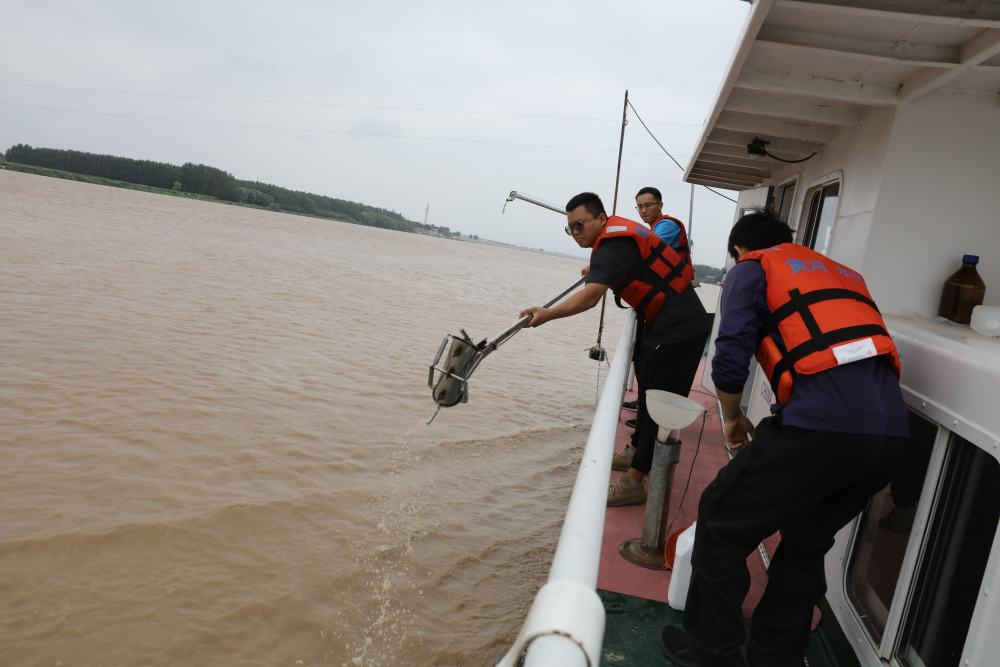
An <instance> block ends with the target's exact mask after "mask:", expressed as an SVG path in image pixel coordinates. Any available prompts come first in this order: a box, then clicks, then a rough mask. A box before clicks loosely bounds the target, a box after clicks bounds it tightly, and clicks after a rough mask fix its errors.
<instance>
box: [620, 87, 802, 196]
mask: <svg viewBox="0 0 1000 667" xmlns="http://www.w3.org/2000/svg"><path fill="white" fill-rule="evenodd" d="M628 105H629V108H631V109H632V113H634V114H635V117H636V118H637V119H638V120H639V122H640V123H641V124H642V126H643V128H645V130H646V132H648V133H649V136H651V137H652V138H653V141H655V142H656V145H657V146H659V147H660V148H661V149H662V150H663V152H664V153H666V154H667V157H668V158H670V159H671V160H673V161H674V164H676V165H677V168H678V169H680V170H681V171H684V167H682V166H681V163H680V162H678V161H677V160H676V159H674V156H673V155H671V154H670V151H668V150H667V149H666V147H664V145H663V144H661V143H660V140H659V139H657V138H656V135H655V134H653V131H652V130H650V129H649V127H648V126H647V125H646V123H645V122H644V121H643V120H642V117H641V116H640V115H639V112H638V111H636V110H635V106H634V105H633V104H632V102H631V100H629V101H628ZM810 157H812V156H810ZM701 187H703V188H705V189H706V190H708V191H709V192H714V193H715V194H717V195H719V196H720V197H722V198H723V199H728V200H729V201H731V202H733V203H734V204H736V203H737V201H736V200H735V199H733V198H732V197H727V196H726V195H724V194H722V193H721V192H719V191H718V190H714V189H712V188H710V187H708V186H707V185H703V186H701Z"/></svg>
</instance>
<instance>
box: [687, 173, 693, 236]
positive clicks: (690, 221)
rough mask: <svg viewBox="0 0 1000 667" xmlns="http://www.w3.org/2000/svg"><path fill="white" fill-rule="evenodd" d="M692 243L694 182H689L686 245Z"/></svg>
mask: <svg viewBox="0 0 1000 667" xmlns="http://www.w3.org/2000/svg"><path fill="white" fill-rule="evenodd" d="M693 245H694V183H692V184H691V198H690V199H689V200H688V246H689V247H691V246H693Z"/></svg>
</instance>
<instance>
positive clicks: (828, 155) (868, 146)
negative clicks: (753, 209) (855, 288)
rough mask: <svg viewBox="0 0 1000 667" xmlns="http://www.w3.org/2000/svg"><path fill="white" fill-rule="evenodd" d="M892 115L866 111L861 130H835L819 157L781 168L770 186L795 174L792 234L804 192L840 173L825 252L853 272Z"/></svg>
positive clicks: (865, 235)
mask: <svg viewBox="0 0 1000 667" xmlns="http://www.w3.org/2000/svg"><path fill="white" fill-rule="evenodd" d="M893 116H894V109H891V108H889V109H880V108H871V109H869V110H868V111H867V113H866V114H865V119H864V121H863V123H862V124H861V126H859V127H851V128H844V129H842V130H840V131H839V132H838V133H837V135H836V136H835V137H834V139H833V141H831V142H830V144H829V145H827V146H826V147H824V149H823V152H822V153H820V154H819V155H817V156H816V157H814V158H812V159H811V160H808V161H807V162H803V163H801V164H790V165H786V168H785V169H783V170H782V171H781V172H780V173H778V174H776V176H777V178H775V179H774V180H773V183H782V182H785V181H787V180H788V179H789V178H791V177H792V176H796V175H797V176H798V184H797V186H796V188H795V199H794V201H793V203H792V214H791V216H790V220H789V221H788V222H789V224H790V225H791V226H792V228H793V229H796V230H797V229H798V228H799V226H800V223H801V221H802V219H803V217H804V214H803V208H804V205H805V202H806V200H805V195H806V192H807V191H808V190H809V189H810V188H811V187H812V186H813V185H815V182H817V181H821V180H823V179H824V178H825V177H827V176H830V175H831V174H833V173H835V172H841V175H842V181H841V184H840V202H839V204H838V207H837V218H836V223H835V225H834V229H833V236H832V238H831V240H830V248H829V250H828V253H827V254H829V255H830V257H832V258H833V259H835V260H837V261H838V262H841V263H842V264H846V265H847V266H850V267H852V268H856V269H858V270H861V263H862V261H863V260H864V256H865V247H866V244H867V242H868V235H869V233H870V231H871V226H872V214H873V212H874V210H875V205H876V202H877V201H878V192H879V182H880V181H881V178H882V171H883V165H884V159H885V152H886V148H887V146H888V143H889V133H890V130H891V128H892V122H893ZM782 157H785V156H782ZM789 157H797V156H789Z"/></svg>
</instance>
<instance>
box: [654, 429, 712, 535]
mask: <svg viewBox="0 0 1000 667" xmlns="http://www.w3.org/2000/svg"><path fill="white" fill-rule="evenodd" d="M706 421H708V410H705V412H703V413H702V415H701V431H699V432H698V444H697V445H695V448H694V456H692V457H691V468H690V470H688V478H687V482H685V483H684V491H683V492H682V493H681V501H680V502H679V503H677V510H676V511H674V518H673V519H671V520H670V524H669V525H667V530H666V532H665V533H664V534H663V537H664V539H666V538H669V537H670V529H671V528H673V527H674V522H675V521H677V517H679V516H680V515H681V510H682V509H684V499H685V498H687V493H688V489H689V488H690V487H691V478H692V477H693V476H694V463H695V461H697V460H698V452H700V451H701V437H702V436H703V435H704V434H705V422H706Z"/></svg>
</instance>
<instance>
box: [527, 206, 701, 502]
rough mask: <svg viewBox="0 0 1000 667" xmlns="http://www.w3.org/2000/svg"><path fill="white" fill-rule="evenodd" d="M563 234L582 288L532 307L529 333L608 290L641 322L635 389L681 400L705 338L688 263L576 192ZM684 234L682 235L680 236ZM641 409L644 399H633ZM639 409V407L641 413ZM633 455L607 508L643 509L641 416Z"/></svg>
mask: <svg viewBox="0 0 1000 667" xmlns="http://www.w3.org/2000/svg"><path fill="white" fill-rule="evenodd" d="M566 211H567V214H566V217H567V221H568V223H569V224H567V225H566V233H567V234H569V235H570V236H572V237H573V240H574V241H576V243H577V245H579V246H580V247H581V248H591V249H592V252H591V256H590V271H589V273H588V274H587V280H586V284H585V285H584V288H583V289H582V290H581V291H579V292H577V293H575V294H573V295H572V296H570V297H569V298H567V299H565V300H564V301H562V302H560V303H558V304H556V305H555V306H552V307H550V308H541V307H532V308H526V309H524V310H523V311H522V312H521V316H522V317H523V316H525V315H530V316H531V320H530V321H529V322H528V326H529V327H537V326H541V325H542V324H544V323H545V322H548V321H549V320H553V319H558V318H561V317H569V316H571V315H576V314H578V313H582V312H583V311H585V310H589V309H590V308H593V307H594V306H595V305H597V304H598V303H599V302H600V300H601V297H602V296H603V295H604V293H605V292H606V291H607V290H608V289H611V290H612V291H613V292H614V293H615V294H616V295H617V296H619V297H620V298H621V299H622V300H623V301H626V302H627V303H628V304H629V305H630V306H632V307H633V308H635V309H636V311H637V313H638V316H639V317H641V318H642V319H643V320H644V328H643V334H642V338H641V339H640V340H637V341H636V345H641V346H642V351H641V357H642V363H641V364H639V365H638V366H637V368H636V376H637V379H638V383H639V387H640V388H642V389H643V390H645V389H663V390H665V391H669V392H673V393H676V394H681V395H683V396H686V395H687V394H688V392H689V391H690V390H691V383H692V382H693V380H694V376H695V373H696V372H697V370H698V363H699V362H700V361H701V355H702V352H703V350H704V348H705V341H706V340H707V339H708V335H709V332H710V330H711V322H710V321H709V319H708V318H707V316H706V313H705V308H704V306H702V304H701V300H700V299H699V298H698V295H697V294H695V291H694V288H693V287H692V284H691V283H692V280H693V278H694V271H693V267H692V266H691V263H690V257H689V256H688V255H687V253H686V252H679V251H678V250H676V249H675V248H673V247H671V246H669V245H668V244H666V243H664V242H663V241H662V240H661V239H660V238H659V237H657V236H656V235H655V234H652V233H651V232H650V230H649V229H648V228H647V227H646V226H645V225H642V224H639V223H636V222H633V221H631V220H626V219H625V218H621V217H617V216H613V217H611V218H608V216H607V213H606V212H605V210H604V204H603V203H602V202H601V199H600V197H598V196H597V195H596V194H594V193H592V192H583V193H581V194H578V195H577V196H575V197H573V198H572V199H570V201H569V203H568V204H567V205H566ZM680 234H683V232H680ZM640 400H641V401H642V403H643V404H644V402H645V397H644V396H642V395H641V394H640ZM642 407H644V405H643V406H642ZM640 418H641V419H640V422H639V424H638V428H637V429H636V437H635V440H634V442H635V443H636V446H635V453H634V455H633V457H632V460H631V464H630V466H629V467H628V470H627V471H626V472H625V473H624V474H622V475H621V476H619V478H618V479H617V480H615V481H614V482H613V483H612V484H611V486H610V487H609V489H608V504H609V505H612V506H617V505H634V504H640V503H642V502H645V499H646V491H645V489H644V488H643V478H644V477H645V476H646V474H648V473H649V469H650V466H651V464H652V458H653V444H654V441H655V438H656V430H657V429H656V425H655V423H653V421H652V419H651V418H650V417H649V415H648V413H646V412H645V410H641V411H640Z"/></svg>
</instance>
